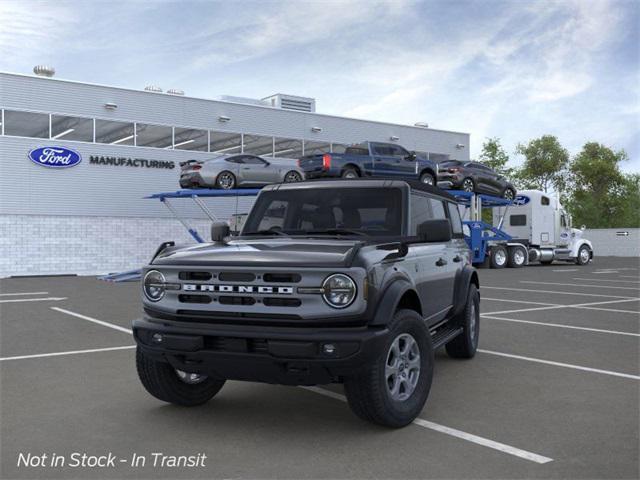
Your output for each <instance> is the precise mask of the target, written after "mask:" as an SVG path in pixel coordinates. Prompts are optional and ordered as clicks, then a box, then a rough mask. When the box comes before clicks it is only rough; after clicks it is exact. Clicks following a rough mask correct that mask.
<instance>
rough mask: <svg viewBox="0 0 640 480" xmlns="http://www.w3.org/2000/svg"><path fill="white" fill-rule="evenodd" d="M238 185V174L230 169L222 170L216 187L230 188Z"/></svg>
mask: <svg viewBox="0 0 640 480" xmlns="http://www.w3.org/2000/svg"><path fill="white" fill-rule="evenodd" d="M235 186H236V176H235V175H234V174H233V173H231V172H228V171H226V170H225V171H224V172H220V174H219V175H218V177H217V178H216V187H218V188H221V189H223V190H230V189H232V188H234V187H235Z"/></svg>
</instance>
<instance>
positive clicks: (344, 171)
mask: <svg viewBox="0 0 640 480" xmlns="http://www.w3.org/2000/svg"><path fill="white" fill-rule="evenodd" d="M298 165H299V166H300V168H301V169H302V170H303V171H304V174H305V177H306V178H307V179H313V178H331V177H334V178H339V177H342V178H358V177H387V178H393V177H397V178H402V179H412V178H415V179H419V180H420V181H421V182H423V183H426V184H428V185H435V184H436V182H437V178H438V164H437V163H436V162H434V161H432V160H429V159H428V158H425V157H423V156H420V155H417V154H416V153H415V152H410V151H408V150H406V149H405V148H403V147H401V146H400V145H396V144H394V143H380V142H363V143H359V144H356V145H351V146H349V147H347V149H346V150H345V152H344V153H324V154H322V153H320V154H316V155H307V156H305V157H302V158H301V159H299V160H298Z"/></svg>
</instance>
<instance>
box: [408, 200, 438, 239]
mask: <svg viewBox="0 0 640 480" xmlns="http://www.w3.org/2000/svg"><path fill="white" fill-rule="evenodd" d="M431 218H433V217H432V215H431V205H430V203H429V198H427V197H425V196H423V195H418V194H415V193H412V194H411V223H410V227H411V228H410V231H409V235H414V236H415V235H416V234H417V232H418V225H420V224H421V223H422V222H424V221H426V220H429V219H431Z"/></svg>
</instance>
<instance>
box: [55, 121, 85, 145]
mask: <svg viewBox="0 0 640 480" xmlns="http://www.w3.org/2000/svg"><path fill="white" fill-rule="evenodd" d="M51 139H53V140H57V139H60V140H73V141H76V142H93V119H91V118H80V117H69V116H66V115H51Z"/></svg>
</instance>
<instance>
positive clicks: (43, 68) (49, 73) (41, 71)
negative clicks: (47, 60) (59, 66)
mask: <svg viewBox="0 0 640 480" xmlns="http://www.w3.org/2000/svg"><path fill="white" fill-rule="evenodd" d="M33 73H35V74H36V75H38V76H39V77H49V78H51V77H53V76H54V75H55V74H56V69H55V68H53V67H49V66H47V65H36V66H35V67H33Z"/></svg>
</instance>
